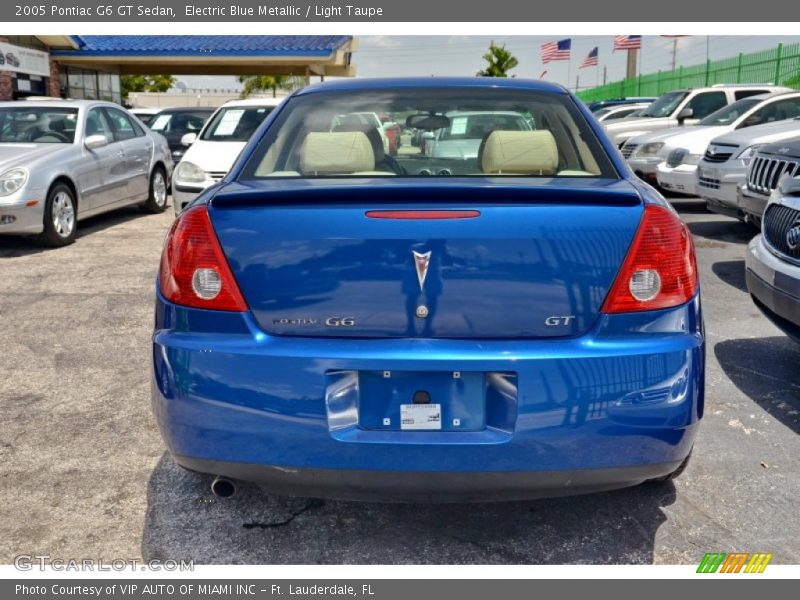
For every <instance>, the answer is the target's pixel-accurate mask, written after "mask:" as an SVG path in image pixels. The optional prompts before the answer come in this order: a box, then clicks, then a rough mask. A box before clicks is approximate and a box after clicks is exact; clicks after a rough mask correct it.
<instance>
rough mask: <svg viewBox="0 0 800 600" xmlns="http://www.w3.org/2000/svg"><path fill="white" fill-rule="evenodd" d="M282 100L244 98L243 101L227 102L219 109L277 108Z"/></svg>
mask: <svg viewBox="0 0 800 600" xmlns="http://www.w3.org/2000/svg"><path fill="white" fill-rule="evenodd" d="M282 101H283V98H245V99H244V100H228V101H227V102H226V103H225V104H223V105H222V106H220V108H224V107H228V106H278V104H280V103H281V102H282Z"/></svg>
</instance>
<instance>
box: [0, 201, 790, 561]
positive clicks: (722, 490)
mask: <svg viewBox="0 0 800 600" xmlns="http://www.w3.org/2000/svg"><path fill="white" fill-rule="evenodd" d="M675 203H676V206H678V208H679V210H680V211H681V213H682V215H683V217H684V219H685V220H686V221H687V222H688V223H689V226H690V227H691V230H692V232H693V233H694V235H695V241H696V246H697V251H698V259H699V263H700V269H701V281H702V286H703V293H704V303H705V315H706V328H707V336H708V372H707V399H706V415H705V419H704V422H703V426H702V429H701V432H700V435H699V439H698V440H697V444H696V446H695V450H694V456H693V460H692V462H691V463H690V465H689V468H688V469H687V471H686V472H685V473H684V475H683V476H682V477H681V478H680V479H678V480H677V481H676V482H675V483H674V484H673V483H669V484H663V485H649V486H641V487H638V488H634V489H629V490H622V491H618V492H613V493H606V494H595V495H590V496H582V497H574V498H561V499H552V500H543V501H535V502H516V503H505V504H483V505H442V506H426V505H379V504H360V503H348V502H331V501H324V502H323V501H318V500H308V499H296V498H294V499H293V498H284V497H276V496H270V495H265V494H263V493H261V492H260V491H259V490H257V489H255V488H250V487H245V488H244V489H242V490H241V491H240V493H239V494H238V495H237V496H235V497H234V498H232V499H229V500H224V501H219V500H217V499H215V498H214V496H213V495H212V494H211V491H210V488H209V483H210V478H209V477H205V476H199V475H195V474H191V473H187V472H184V471H183V470H181V469H180V468H178V467H177V466H176V465H175V464H174V463H173V462H172V460H171V459H170V458H169V456H168V455H167V454H166V453H165V451H164V446H163V444H162V442H161V439H160V437H159V434H158V431H157V429H156V426H155V423H154V420H153V417H152V416H151V413H150V406H149V352H150V346H149V341H150V340H149V338H150V333H151V328H152V322H153V318H152V304H153V303H152V294H153V291H152V288H153V280H154V277H155V274H156V270H157V265H158V257H159V253H160V248H161V242H162V240H163V237H164V235H165V233H166V230H167V227H168V226H169V224H170V222H171V221H172V211H171V209H170V210H168V211H167V212H165V213H164V214H162V215H144V214H142V213H140V212H139V211H138V210H137V209H136V208H130V209H125V210H121V211H117V212H115V213H111V214H108V215H104V216H101V217H97V218H94V219H91V220H89V221H87V222H84V223H82V226H81V229H80V230H79V233H78V240H77V242H76V243H75V244H73V245H72V246H69V247H66V248H61V249H55V250H54V249H46V248H43V247H40V246H38V245H35V244H33V243H30V242H28V241H25V240H21V239H14V238H5V239H4V238H0V273H2V277H0V318H1V321H0V322H1V323H2V336H0V339H2V351H3V359H2V367H3V370H4V373H3V377H2V378H0V400H1V402H0V409H2V412H3V426H2V428H0V463H2V485H1V486H0V506H2V510H1V511H0V514H2V518H1V519H0V562H3V563H9V562H12V561H13V558H14V556H16V555H18V554H47V555H50V556H51V557H60V558H65V559H68V558H78V557H80V558H102V559H106V560H111V559H115V558H137V557H144V558H146V559H154V558H158V559H194V560H195V561H196V562H197V563H201V564H202V563H237V564H247V563H255V564H259V563H307V564H314V563H403V564H407V563H436V564H449V563H484V564H492V563H512V564H517V563H522V564H524V563H645V564H648V563H679V564H691V563H694V564H696V563H698V562H699V560H700V558H702V556H703V554H704V553H705V552H708V551H726V552H728V551H750V552H753V551H759V552H772V553H773V554H774V559H773V562H775V563H798V562H800V519H798V518H797V498H798V497H800V468H798V466H799V462H800V461H799V459H798V457H800V438H799V437H798V433H800V414H799V413H798V411H800V369H798V368H797V365H798V364H800V346H798V345H796V344H794V343H792V342H791V341H789V340H788V339H787V338H786V337H784V336H783V335H782V334H781V333H780V332H779V331H778V330H777V329H776V328H774V327H773V326H772V325H771V324H770V323H769V322H768V321H767V320H766V319H765V318H764V317H762V316H761V315H760V313H759V312H758V310H757V309H756V308H755V306H753V304H752V303H751V302H750V299H749V296H748V295H747V292H746V290H745V283H744V263H743V255H744V250H745V246H746V243H747V241H748V239H749V238H750V237H751V236H752V235H753V234H754V231H753V230H752V229H750V228H749V227H748V226H746V225H743V224H741V223H738V222H736V221H735V220H732V219H728V218H726V217H721V216H717V215H713V214H710V213H707V212H705V210H704V208H703V206H702V204H700V203H699V202H697V201H693V200H686V199H681V200H677V199H676V200H675Z"/></svg>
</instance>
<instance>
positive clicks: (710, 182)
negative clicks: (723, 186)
mask: <svg viewBox="0 0 800 600" xmlns="http://www.w3.org/2000/svg"><path fill="white" fill-rule="evenodd" d="M697 185H699V186H700V187H704V188H708V189H710V190H718V189H719V185H720V180H719V179H712V178H711V177H700V178H699V179H698V180H697Z"/></svg>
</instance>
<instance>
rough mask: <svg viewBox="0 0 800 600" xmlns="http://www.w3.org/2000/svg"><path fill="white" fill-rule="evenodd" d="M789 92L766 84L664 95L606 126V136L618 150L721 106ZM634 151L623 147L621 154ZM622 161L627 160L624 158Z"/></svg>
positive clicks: (712, 88) (719, 86) (674, 92)
mask: <svg viewBox="0 0 800 600" xmlns="http://www.w3.org/2000/svg"><path fill="white" fill-rule="evenodd" d="M789 91H791V90H790V89H789V88H785V87H780V86H777V85H768V84H746V85H739V84H737V85H726V84H718V85H714V86H712V87H704V88H697V89H686V90H675V91H672V92H667V93H666V94H664V95H663V96H661V97H660V98H659V99H658V100H656V101H655V102H653V103H652V104H651V105H650V106H648V107H647V108H646V109H645V110H644V112H642V113H641V114H640V115H639V116H638V117H635V118H633V119H626V120H625V121H622V122H617V123H608V124H606V125H605V128H606V132H607V133H608V136H609V137H610V138H611V139H612V141H613V142H614V143H615V144H616V145H617V147H618V148H622V146H623V145H624V144H625V142H627V141H628V139H629V138H632V137H633V136H636V135H642V134H643V133H649V132H651V131H658V130H660V129H668V128H670V127H675V126H676V125H684V124H686V125H695V124H697V123H698V122H699V121H700V119H704V118H705V117H707V116H708V115H710V114H711V113H713V112H714V111H716V110H719V109H720V108H722V107H723V106H727V105H728V104H731V103H733V102H735V101H736V100H741V99H742V98H747V97H749V96H755V95H757V94H769V93H774V92H789ZM629 150H630V151H633V150H634V148H628V147H627V146H626V148H625V151H626V152H627V151H629ZM625 158H628V156H626V157H625Z"/></svg>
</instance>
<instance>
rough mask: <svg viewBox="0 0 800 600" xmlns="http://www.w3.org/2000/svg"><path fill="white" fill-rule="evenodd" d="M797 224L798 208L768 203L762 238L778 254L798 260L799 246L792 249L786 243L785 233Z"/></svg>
mask: <svg viewBox="0 0 800 600" xmlns="http://www.w3.org/2000/svg"><path fill="white" fill-rule="evenodd" d="M798 225H800V210H795V209H794V208H789V207H788V206H783V205H782V204H770V205H769V206H767V211H766V212H765V213H764V223H763V227H764V229H763V231H764V238H766V240H767V242H768V243H769V245H770V246H772V247H773V248H774V249H775V250H776V251H778V252H779V253H780V254H783V255H784V256H787V257H789V258H792V259H794V260H800V246H796V247H795V248H794V249H792V248H790V247H789V244H788V243H786V233H787V232H788V231H789V230H790V229H792V228H793V227H797V226H798Z"/></svg>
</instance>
